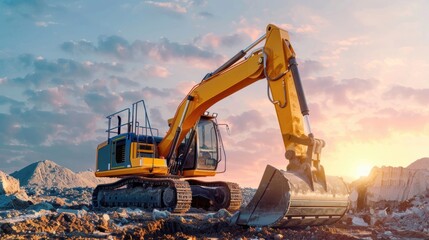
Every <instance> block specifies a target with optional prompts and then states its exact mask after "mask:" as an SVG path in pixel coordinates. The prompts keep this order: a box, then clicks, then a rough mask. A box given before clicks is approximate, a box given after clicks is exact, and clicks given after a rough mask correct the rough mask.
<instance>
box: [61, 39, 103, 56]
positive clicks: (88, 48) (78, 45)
mask: <svg viewBox="0 0 429 240" xmlns="http://www.w3.org/2000/svg"><path fill="white" fill-rule="evenodd" d="M60 47H61V49H62V50H63V51H65V52H69V53H83V54H85V53H92V52H95V51H96V47H95V46H94V45H93V44H92V42H90V41H87V40H85V39H82V40H79V41H68V42H64V43H62V44H61V46H60Z"/></svg>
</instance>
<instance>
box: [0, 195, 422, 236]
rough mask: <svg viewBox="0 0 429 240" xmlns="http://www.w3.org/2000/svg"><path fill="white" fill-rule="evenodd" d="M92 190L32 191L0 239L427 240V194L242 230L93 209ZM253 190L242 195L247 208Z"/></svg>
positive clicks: (3, 224)
mask: <svg viewBox="0 0 429 240" xmlns="http://www.w3.org/2000/svg"><path fill="white" fill-rule="evenodd" d="M91 191H92V188H66V189H59V188H49V189H43V188H38V189H35V188H31V189H28V192H29V196H28V197H29V199H31V205H29V206H28V207H26V208H24V209H20V210H17V209H9V210H3V211H0V235H1V239H28V238H32V239H52V238H67V239H82V238H84V239H429V223H428V222H427V219H429V205H428V201H429V194H428V195H427V196H426V195H421V196H417V197H415V198H413V199H412V200H410V201H406V202H403V203H401V204H400V205H398V206H397V207H392V208H387V209H369V210H365V211H362V212H359V213H352V212H350V213H349V214H347V215H346V216H345V217H344V218H343V219H342V220H341V221H340V222H338V223H337V224H335V225H332V226H320V227H306V228H302V229H273V228H268V227H263V228H260V227H256V228H254V227H242V226H236V225H234V224H230V222H229V220H230V218H231V213H229V212H227V211H226V210H220V211H218V212H216V213H208V212H203V211H201V210H196V209H191V212H193V213H189V214H184V215H177V214H171V213H169V212H167V211H157V210H153V211H150V212H144V211H141V210H140V209H130V208H115V209H108V210H104V211H94V210H92V209H91V205H90V199H91V198H90V197H91ZM254 191H255V190H254V189H250V188H245V189H243V196H244V200H245V201H244V202H245V203H246V202H248V201H249V200H250V198H251V197H252V195H253V193H254Z"/></svg>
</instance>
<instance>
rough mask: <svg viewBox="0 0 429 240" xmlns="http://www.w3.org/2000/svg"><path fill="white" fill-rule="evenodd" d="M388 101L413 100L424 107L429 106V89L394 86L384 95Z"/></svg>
mask: <svg viewBox="0 0 429 240" xmlns="http://www.w3.org/2000/svg"><path fill="white" fill-rule="evenodd" d="M383 96H384V97H386V98H388V99H406V100H408V99H411V100H413V101H415V102H417V103H419V104H421V105H423V106H427V105H428V104H429V88H421V89H417V88H411V87H405V86H401V85H394V86H393V87H391V88H390V90H388V91H387V92H386V93H384V95H383Z"/></svg>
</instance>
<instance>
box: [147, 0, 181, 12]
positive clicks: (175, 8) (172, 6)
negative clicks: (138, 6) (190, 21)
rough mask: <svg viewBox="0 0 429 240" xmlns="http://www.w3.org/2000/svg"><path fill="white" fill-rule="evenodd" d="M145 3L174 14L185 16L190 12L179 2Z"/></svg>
mask: <svg viewBox="0 0 429 240" xmlns="http://www.w3.org/2000/svg"><path fill="white" fill-rule="evenodd" d="M145 3H147V4H149V5H152V6H155V7H157V8H159V9H162V10H165V11H166V12H173V13H178V14H185V13H187V12H188V11H187V9H186V6H183V5H181V4H179V3H178V2H156V1H145Z"/></svg>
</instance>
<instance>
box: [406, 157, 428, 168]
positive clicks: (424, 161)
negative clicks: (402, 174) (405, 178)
mask: <svg viewBox="0 0 429 240" xmlns="http://www.w3.org/2000/svg"><path fill="white" fill-rule="evenodd" d="M407 169H427V170H429V158H420V159H419V160H416V161H415V162H413V163H411V164H410V165H408V167H407Z"/></svg>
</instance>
